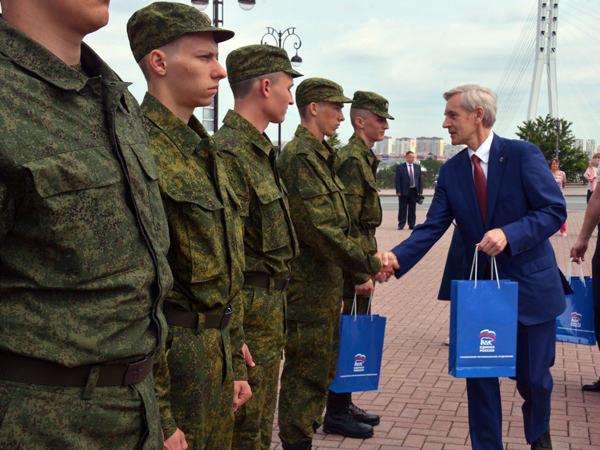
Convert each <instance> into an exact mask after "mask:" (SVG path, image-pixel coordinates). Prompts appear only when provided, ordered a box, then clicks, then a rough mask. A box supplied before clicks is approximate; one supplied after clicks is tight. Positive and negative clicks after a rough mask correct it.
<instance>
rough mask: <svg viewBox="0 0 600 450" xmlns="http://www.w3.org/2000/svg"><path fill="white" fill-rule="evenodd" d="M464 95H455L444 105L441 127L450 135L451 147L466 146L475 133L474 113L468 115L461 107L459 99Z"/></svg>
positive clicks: (475, 116) (475, 115)
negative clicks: (443, 117)
mask: <svg viewBox="0 0 600 450" xmlns="http://www.w3.org/2000/svg"><path fill="white" fill-rule="evenodd" d="M463 95H464V94H456V95H453V96H452V97H450V99H449V100H448V102H447V103H446V111H445V113H444V116H445V119H444V123H443V124H442V127H444V128H446V129H447V130H448V132H449V133H450V138H451V139H452V145H468V142H469V141H470V140H471V138H472V137H473V136H475V134H476V131H477V125H476V123H475V119H476V118H477V114H476V111H477V110H475V111H473V112H472V113H471V114H468V113H467V112H466V111H465V109H464V108H463V107H462V105H461V99H462V96H463Z"/></svg>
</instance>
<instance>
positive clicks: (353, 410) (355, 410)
mask: <svg viewBox="0 0 600 450" xmlns="http://www.w3.org/2000/svg"><path fill="white" fill-rule="evenodd" d="M348 399H349V400H350V404H349V405H348V410H349V411H350V414H352V417H354V418H355V419H356V420H358V421H359V422H362V423H366V424H367V425H371V426H372V427H374V426H376V425H379V422H380V420H379V416H378V415H377V414H371V413H368V412H366V411H365V410H364V409H360V408H359V407H358V406H356V405H355V404H354V403H352V394H351V393H349V394H348Z"/></svg>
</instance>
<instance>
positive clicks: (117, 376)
mask: <svg viewBox="0 0 600 450" xmlns="http://www.w3.org/2000/svg"><path fill="white" fill-rule="evenodd" d="M153 364H154V355H153V354H151V355H148V356H146V357H145V358H144V359H142V360H141V361H136V362H132V363H129V364H117V365H88V366H81V367H65V366H62V365H60V364H56V363H54V362H51V361H45V360H43V359H37V358H30V357H27V356H21V355H17V354H15V353H10V352H0V380H6V381H16V382H18V383H26V384H38V385H43V386H62V387H85V386H86V385H87V382H88V378H89V377H90V371H91V370H92V369H93V368H95V367H98V368H99V369H100V370H99V373H98V381H97V382H96V387H108V386H129V385H131V384H135V383H139V382H140V381H142V380H143V379H144V378H146V377H147V376H148V375H149V374H150V372H152V365H153Z"/></svg>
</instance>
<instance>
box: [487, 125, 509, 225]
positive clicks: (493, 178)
mask: <svg viewBox="0 0 600 450" xmlns="http://www.w3.org/2000/svg"><path fill="white" fill-rule="evenodd" d="M505 167H506V155H504V140H503V139H502V138H501V137H499V136H498V135H496V134H494V139H493V140H492V148H491V149H490V157H489V159H488V173H487V198H486V204H487V207H486V210H487V211H486V217H485V223H486V229H489V227H490V224H491V222H492V218H493V216H494V209H495V207H496V200H497V199H498V193H499V192H500V184H501V183H502V175H503V174H504V168H505Z"/></svg>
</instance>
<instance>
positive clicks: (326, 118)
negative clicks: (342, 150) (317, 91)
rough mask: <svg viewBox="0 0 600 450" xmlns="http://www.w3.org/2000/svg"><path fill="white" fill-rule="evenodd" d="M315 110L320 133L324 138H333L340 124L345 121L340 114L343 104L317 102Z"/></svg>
mask: <svg viewBox="0 0 600 450" xmlns="http://www.w3.org/2000/svg"><path fill="white" fill-rule="evenodd" d="M317 108H318V115H317V123H318V125H319V128H320V130H321V132H322V133H323V134H324V135H325V136H333V135H334V134H335V133H336V131H337V129H338V128H339V127H340V124H341V123H342V122H343V121H344V120H346V119H345V117H344V113H343V112H342V109H343V108H344V104H343V103H338V102H319V103H317Z"/></svg>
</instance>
